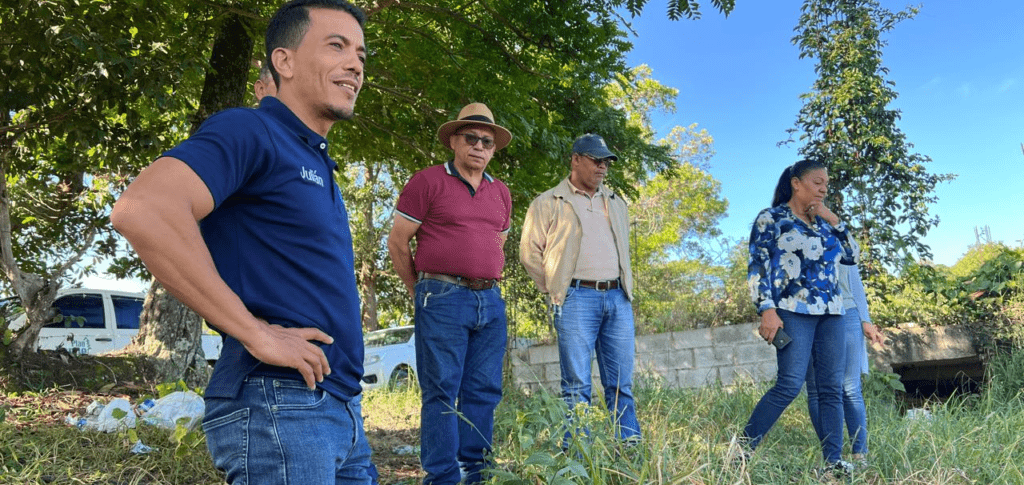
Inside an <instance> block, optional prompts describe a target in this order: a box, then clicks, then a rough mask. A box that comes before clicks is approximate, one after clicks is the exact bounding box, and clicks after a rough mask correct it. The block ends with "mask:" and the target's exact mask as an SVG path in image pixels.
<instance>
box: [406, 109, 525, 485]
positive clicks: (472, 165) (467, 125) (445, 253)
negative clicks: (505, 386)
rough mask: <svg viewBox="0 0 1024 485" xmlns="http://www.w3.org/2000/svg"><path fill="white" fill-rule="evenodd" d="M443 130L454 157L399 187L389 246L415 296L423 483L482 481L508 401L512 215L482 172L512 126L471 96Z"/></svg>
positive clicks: (496, 184) (503, 193)
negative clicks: (502, 405) (499, 414)
mask: <svg viewBox="0 0 1024 485" xmlns="http://www.w3.org/2000/svg"><path fill="white" fill-rule="evenodd" d="M437 136H438V139H439V140H440V141H441V143H442V144H443V145H444V146H445V147H448V148H450V149H451V150H452V151H453V152H454V153H455V155H454V158H453V159H452V160H451V161H449V162H448V163H445V164H441V165H435V166H432V167H429V168H426V169H424V170H421V171H419V172H417V173H416V174H415V175H413V177H412V179H410V180H409V183H407V184H406V185H405V188H404V189H402V193H401V195H400V196H399V198H398V207H397V208H396V212H397V214H396V215H395V225H394V227H393V228H392V229H391V234H390V236H388V251H389V252H390V253H391V261H392V264H393V265H394V267H395V271H396V272H397V273H398V276H400V277H401V278H402V281H403V282H405V285H406V287H407V288H408V289H409V294H410V295H412V296H413V297H414V298H415V300H416V314H415V321H416V371H417V372H418V377H419V382H420V388H421V390H422V393H423V403H422V408H421V412H420V441H421V443H422V446H421V448H420V449H421V451H420V463H421V464H422V466H423V470H424V471H426V472H427V476H426V478H424V479H423V483H424V484H445V485H447V484H455V483H459V482H460V481H464V483H479V482H481V481H482V477H481V473H480V472H481V471H482V470H483V469H484V468H485V467H486V466H487V462H486V461H485V457H487V456H488V455H489V453H490V451H491V435H492V433H493V430H494V408H495V407H497V405H498V402H499V401H500V400H501V368H502V359H503V357H504V355H505V340H506V335H507V334H506V319H505V301H504V300H502V298H501V290H499V289H498V285H497V283H498V280H499V279H500V278H501V271H502V268H504V266H505V252H504V250H503V246H504V244H505V239H506V237H507V236H508V230H509V227H510V225H511V217H512V197H511V195H510V194H509V191H508V187H506V186H505V184H503V183H501V181H499V180H497V179H495V178H494V177H491V176H490V175H489V174H488V173H487V172H485V171H484V170H485V169H486V168H487V163H488V162H490V161H491V157H493V156H494V152H495V151H496V150H500V149H502V148H504V147H505V146H506V145H508V143H509V141H511V140H512V134H511V133H510V132H509V131H508V130H507V129H505V128H503V127H501V126H499V125H497V124H495V123H494V116H493V115H492V114H491V110H489V109H488V108H487V106H485V105H483V104H482V103H472V104H469V105H467V106H466V107H464V108H462V111H460V112H459V117H458V119H456V120H454V121H449V122H447V123H445V124H443V125H441V128H440V129H438V130H437ZM414 236H415V237H416V257H415V260H414V259H413V254H412V250H411V248H410V245H409V243H410V241H411V240H412V238H413V237H414ZM456 412H458V415H456Z"/></svg>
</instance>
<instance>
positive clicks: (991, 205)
mask: <svg viewBox="0 0 1024 485" xmlns="http://www.w3.org/2000/svg"><path fill="white" fill-rule="evenodd" d="M665 4H666V2H665V1H664V0H652V1H650V2H648V5H647V7H646V9H645V11H644V14H643V16H641V17H640V18H638V19H633V20H632V23H633V28H634V30H635V31H636V33H637V36H631V38H630V40H631V41H632V42H633V50H632V52H630V53H629V54H628V55H627V59H628V62H629V64H630V65H631V66H635V65H639V64H647V65H649V66H651V68H652V69H653V77H654V79H657V80H658V81H660V82H661V83H662V84H664V85H666V86H671V87H674V88H677V89H679V97H678V99H677V100H676V105H677V106H676V107H677V110H676V113H674V114H667V115H664V114H663V115H658V116H655V117H654V120H655V128H656V129H657V130H658V133H659V135H660V136H664V135H666V134H667V133H668V132H669V131H670V130H671V129H672V127H673V126H676V125H682V126H685V125H688V124H690V123H698V124H699V125H700V127H702V128H705V129H707V130H708V132H709V133H710V134H711V135H712V136H713V137H714V139H715V150H716V153H717V154H716V156H715V157H714V158H713V159H712V161H711V168H710V172H711V174H712V175H713V176H714V177H715V178H716V179H718V180H719V181H721V182H722V195H723V196H724V197H725V198H727V199H728V200H729V205H730V207H729V215H728V217H726V218H725V219H724V220H723V221H722V223H721V225H720V227H721V229H722V231H723V233H724V234H725V235H726V236H729V237H733V238H739V237H746V236H747V235H748V234H749V228H750V223H751V222H752V221H753V218H754V216H755V215H756V214H757V212H758V211H759V210H761V209H762V208H764V207H766V206H767V205H768V202H769V200H768V199H769V198H770V196H771V191H772V190H773V188H774V184H775V182H776V181H777V180H778V176H779V174H780V173H781V171H782V169H783V168H785V167H786V166H787V165H789V164H791V163H793V162H794V161H796V160H797V148H798V145H796V144H793V145H790V146H788V147H782V148H779V147H776V143H777V142H779V141H781V140H784V139H786V138H787V134H786V132H785V130H786V129H788V128H790V127H792V126H793V123H794V121H795V120H796V115H797V112H798V111H799V109H800V106H801V102H800V99H799V96H800V94H803V93H806V92H808V91H810V88H811V84H812V83H813V82H814V79H815V74H814V62H813V60H811V59H803V60H800V59H798V55H799V51H798V50H797V48H796V46H794V45H793V44H792V43H791V42H790V39H791V38H792V37H793V35H794V31H793V28H794V27H795V26H796V23H797V20H798V18H799V16H800V6H801V4H802V2H801V1H796V0H777V1H772V2H761V1H757V0H739V1H737V2H736V8H735V10H734V11H733V13H732V14H730V15H729V17H727V18H726V17H724V16H722V15H721V14H719V13H717V12H715V11H713V9H712V8H711V6H710V4H708V3H706V2H702V7H703V8H704V13H703V18H701V19H700V20H692V21H687V20H684V21H675V22H673V21H670V20H668V19H667V17H666V16H665V14H664V6H665ZM881 5H882V6H884V7H886V8H888V9H890V10H894V11H895V10H901V9H903V8H905V7H906V6H907V5H910V4H907V3H900V2H893V1H885V0H883V1H882V2H881ZM913 5H919V6H920V12H919V13H918V15H917V17H915V18H914V19H912V20H908V21H904V22H903V23H901V24H899V25H897V26H896V28H895V29H893V30H892V31H890V32H889V33H888V34H887V35H886V36H885V37H884V39H885V40H887V41H888V43H889V45H888V46H887V47H885V49H884V51H883V65H884V66H886V67H888V68H889V75H888V79H889V80H890V81H893V82H895V83H896V86H895V89H896V91H897V92H898V93H899V97H898V99H897V100H896V101H895V102H894V103H893V104H892V105H891V107H894V108H896V109H899V110H900V111H901V112H902V119H901V121H900V122H899V124H898V126H899V128H900V129H901V130H902V131H903V133H904V134H905V135H906V136H907V140H908V141H909V142H911V143H913V144H914V148H913V150H914V151H915V152H917V153H920V154H922V155H926V156H929V157H931V159H932V163H929V164H927V166H928V170H929V171H930V172H932V173H954V174H957V175H958V177H957V179H956V180H954V181H952V182H948V183H946V184H943V185H941V186H940V187H939V188H938V190H937V195H938V197H939V201H938V202H937V203H936V204H934V205H933V206H932V207H931V211H932V213H933V214H937V215H938V216H939V217H940V219H941V222H940V224H939V226H938V227H937V228H935V229H933V230H932V231H931V232H930V233H929V234H928V236H927V237H926V238H925V243H926V244H928V245H929V246H931V249H932V252H933V254H934V258H933V259H934V261H935V262H937V263H941V264H946V265H951V264H953V263H955V262H956V261H957V260H958V259H959V258H960V256H962V255H963V253H964V252H965V251H966V250H967V249H968V247H969V246H970V245H971V244H973V243H974V242H975V236H974V228H975V226H986V225H987V226H989V227H990V228H991V234H992V239H993V240H994V241H1002V242H1004V243H1006V244H1009V245H1014V246H1017V245H1021V244H1022V242H1021V241H1022V240H1024V207H1022V203H1021V202H1022V198H1024V197H1022V196H1024V153H1022V149H1021V143H1022V142H1024V28H1022V27H1021V20H1022V19H1024V2H1020V1H1019V0H998V1H993V2H984V3H980V4H979V3H972V2H961V1H952V0H942V1H932V2H925V3H921V4H913Z"/></svg>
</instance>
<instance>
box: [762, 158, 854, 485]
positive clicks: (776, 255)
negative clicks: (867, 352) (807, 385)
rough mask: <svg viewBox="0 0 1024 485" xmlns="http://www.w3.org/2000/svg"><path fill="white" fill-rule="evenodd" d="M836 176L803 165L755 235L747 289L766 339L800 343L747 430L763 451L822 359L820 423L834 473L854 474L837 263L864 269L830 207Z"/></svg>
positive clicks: (785, 176)
mask: <svg viewBox="0 0 1024 485" xmlns="http://www.w3.org/2000/svg"><path fill="white" fill-rule="evenodd" d="M827 193H828V171H827V170H826V169H825V167H824V165H822V164H821V162H818V161H816V160H801V161H799V162H797V163H795V164H793V166H791V167H787V168H786V169H785V170H784V171H783V172H782V176H781V177H780V178H779V183H778V185H777V186H776V187H775V195H774V197H773V198H772V206H771V207H770V208H768V209H765V210H763V211H761V213H760V214H758V215H757V219H756V220H755V221H754V227H753V229H752V230H751V232H750V264H749V266H748V267H747V284H748V285H749V286H750V292H751V296H752V298H753V300H754V304H755V305H756V306H757V311H758V314H760V315H761V326H760V327H759V328H758V333H759V334H760V335H761V337H762V338H764V339H765V340H767V341H769V342H771V341H772V340H773V339H774V338H775V334H776V332H778V331H779V329H781V328H783V327H785V329H786V333H788V334H789V335H790V337H792V339H793V340H792V342H791V343H789V344H788V345H786V346H785V347H783V348H782V349H780V350H777V351H776V356H777V360H778V369H779V371H778V376H777V378H776V381H775V386H774V387H772V388H771V389H769V390H768V392H767V393H765V395H764V396H763V397H762V398H761V401H760V402H758V403H757V406H756V407H755V408H754V412H753V413H752V414H751V416H750V420H749V421H748V422H747V426H746V427H745V428H744V430H743V431H744V436H745V438H746V444H747V445H748V446H749V448H750V449H751V450H753V449H754V448H756V447H757V445H758V444H759V443H760V442H761V439H762V438H764V435H765V434H766V433H767V432H768V430H770V429H771V428H772V426H773V425H774V424H775V421H776V420H778V418H779V416H780V415H781V414H782V412H783V411H784V410H785V409H786V407H787V406H789V403H791V402H792V401H793V399H794V398H796V396H797V394H799V392H800V388H801V387H803V383H804V378H805V376H806V374H807V367H808V365H809V364H810V362H811V355H812V353H813V354H814V360H813V362H814V371H815V375H816V376H817V377H816V379H817V389H818V399H819V401H818V402H819V418H820V425H821V427H822V431H823V433H824V436H825V438H824V439H823V440H822V442H821V449H822V454H823V455H824V457H825V461H826V463H827V464H828V467H829V468H830V469H832V470H834V471H836V472H843V473H845V472H848V470H849V469H850V468H851V467H850V466H849V464H847V463H846V462H843V461H842V460H841V459H840V457H841V455H840V454H841V451H842V445H843V430H842V425H843V407H842V387H843V364H844V360H845V359H843V358H842V356H843V355H844V353H843V352H844V350H843V340H844V339H843V326H842V323H841V320H840V317H841V316H842V315H843V298H842V294H841V293H840V290H839V283H838V279H837V276H836V265H837V264H839V263H840V262H843V263H845V264H854V263H856V258H857V252H858V249H857V246H856V243H855V242H854V240H853V238H852V237H851V236H850V233H849V230H848V229H847V227H846V224H845V223H843V221H841V220H839V217H838V216H836V215H835V214H834V213H833V212H832V211H831V210H829V209H828V207H826V206H825V204H824V200H825V195H826V194H827Z"/></svg>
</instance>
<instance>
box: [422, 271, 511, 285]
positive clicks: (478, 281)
mask: <svg viewBox="0 0 1024 485" xmlns="http://www.w3.org/2000/svg"><path fill="white" fill-rule="evenodd" d="M419 277H420V279H421V280H422V279H424V278H426V279H428V280H438V281H444V282H445V283H451V284H453V285H459V286H465V287H466V288H469V289H471V290H489V289H491V288H494V287H495V286H498V280H496V279H493V278H466V277H465V276H453V275H449V274H438V273H425V272H423V271H420V273H419Z"/></svg>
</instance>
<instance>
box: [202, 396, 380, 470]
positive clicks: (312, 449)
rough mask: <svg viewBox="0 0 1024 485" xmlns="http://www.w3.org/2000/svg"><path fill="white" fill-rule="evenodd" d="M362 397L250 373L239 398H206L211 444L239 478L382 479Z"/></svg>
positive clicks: (218, 460)
mask: <svg viewBox="0 0 1024 485" xmlns="http://www.w3.org/2000/svg"><path fill="white" fill-rule="evenodd" d="M361 399H362V396H356V397H355V398H353V399H352V400H351V401H349V402H344V401H340V400H338V399H337V398H335V397H334V396H332V395H330V394H328V393H326V392H324V391H323V390H321V389H319V388H318V389H316V390H313V391H310V390H309V388H308V387H306V384H305V383H304V382H302V381H299V380H292V379H278V378H270V377H256V376H250V377H248V378H247V379H246V380H245V382H244V383H243V384H242V390H241V391H240V393H239V396H238V398H237V399H222V398H208V399H206V415H205V416H204V417H203V431H204V432H205V433H206V446H207V448H208V449H209V450H210V455H211V456H212V457H213V464H214V465H215V466H216V467H217V468H218V469H220V470H222V471H224V472H225V473H227V482H228V483H230V484H233V485H256V484H267V485H273V484H294V485H306V484H329V483H330V484H346V485H357V484H358V485H366V484H370V483H375V480H374V479H373V478H371V476H375V471H376V470H375V469H374V468H373V465H372V464H371V463H370V444H369V443H367V441H366V435H365V434H364V433H363V415H362V408H361V406H360V402H361Z"/></svg>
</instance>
